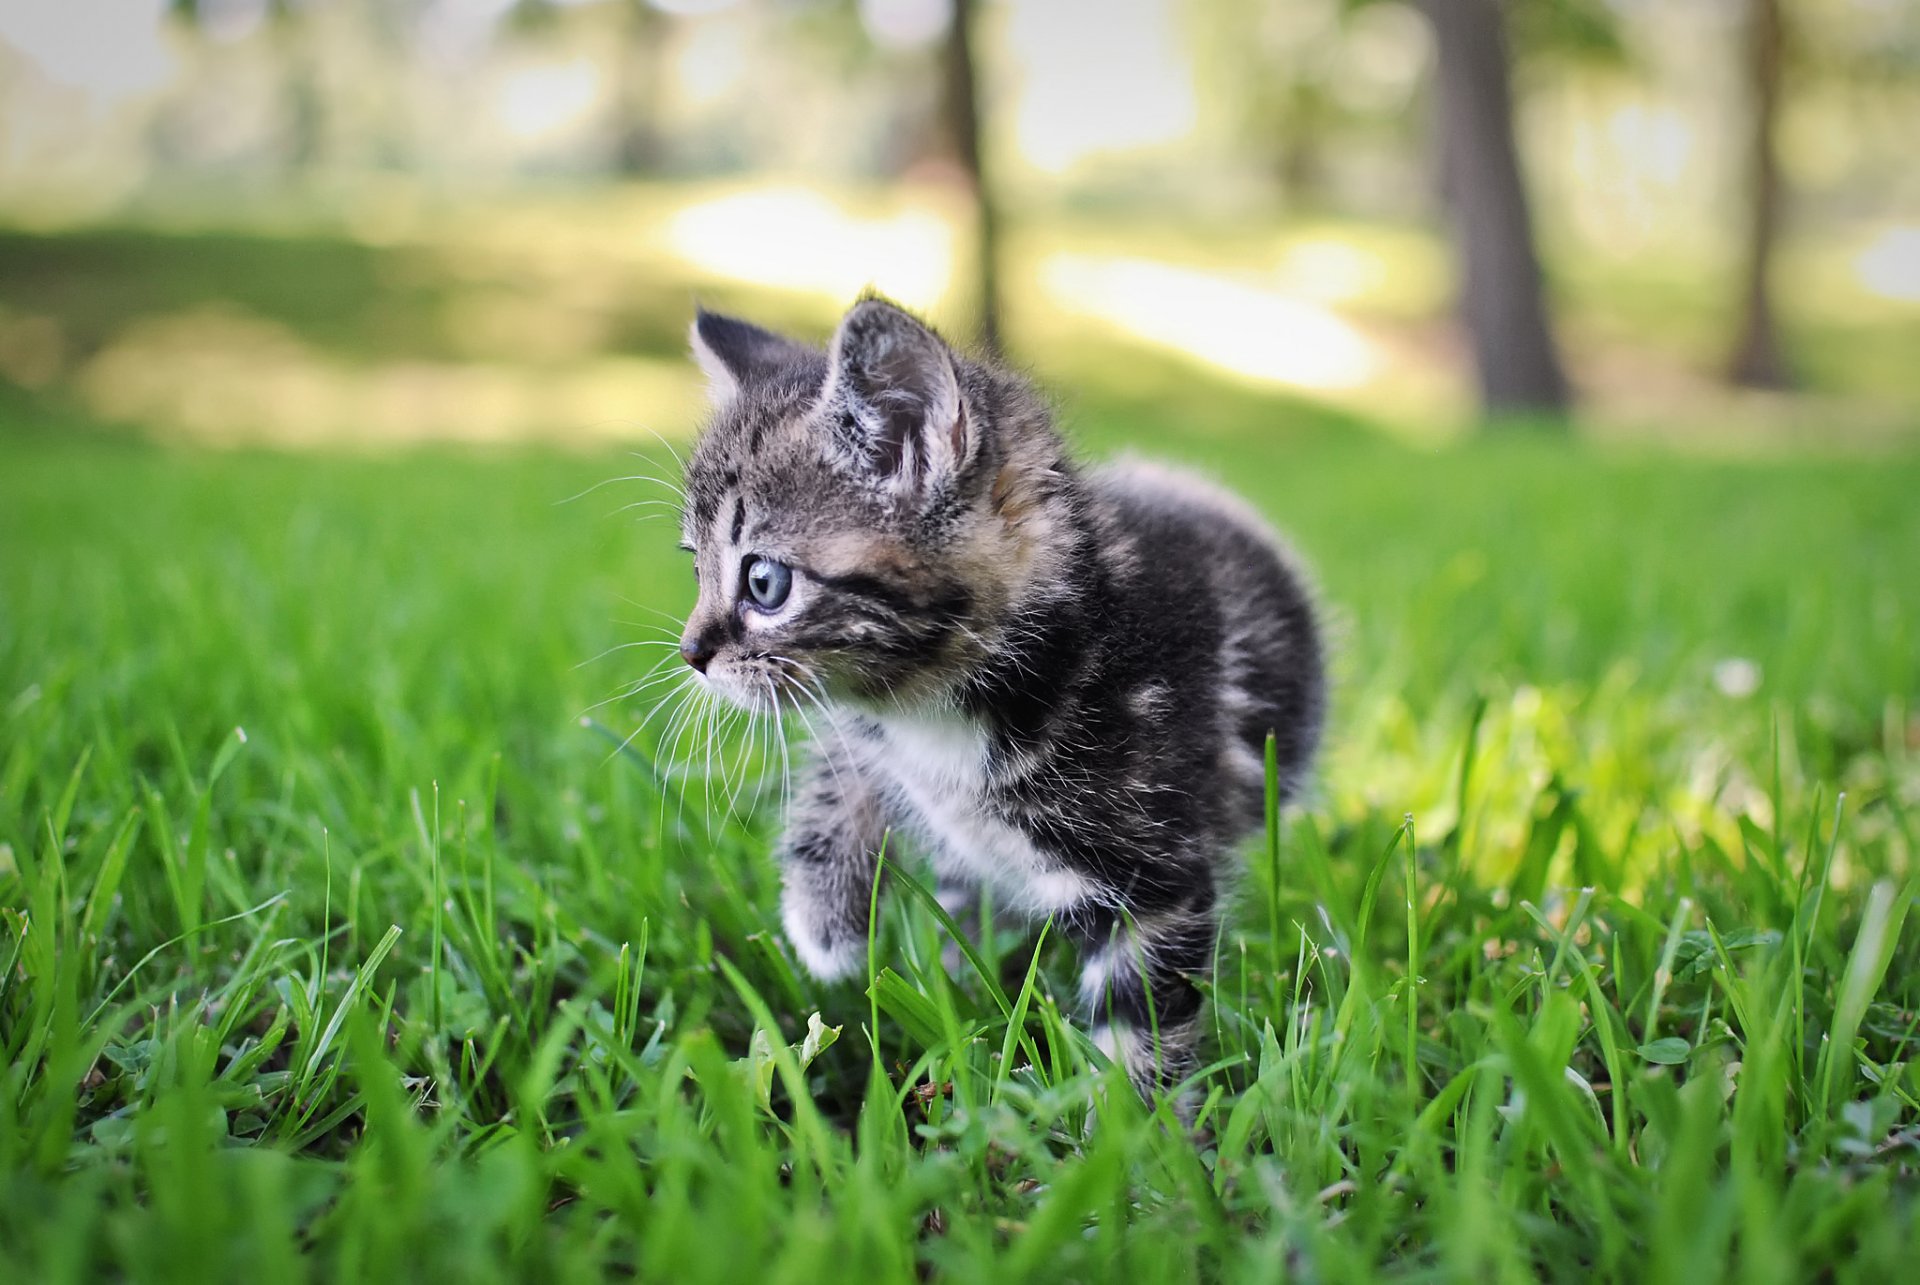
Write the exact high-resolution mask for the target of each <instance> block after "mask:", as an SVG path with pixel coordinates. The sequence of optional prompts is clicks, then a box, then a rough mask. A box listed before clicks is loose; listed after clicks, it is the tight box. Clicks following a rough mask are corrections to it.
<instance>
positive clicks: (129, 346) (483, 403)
mask: <svg viewBox="0 0 1920 1285" xmlns="http://www.w3.org/2000/svg"><path fill="white" fill-rule="evenodd" d="M76 384H77V387H78V390H79V392H80V395H81V398H82V400H83V401H84V403H85V404H86V406H87V408H88V409H89V410H90V411H92V412H93V413H94V414H96V415H99V416H102V417H104V418H108V419H114V420H122V421H127V422H134V423H143V424H146V425H148V426H150V427H151V429H152V430H153V431H154V432H156V433H157V434H159V435H160V436H163V437H173V438H183V439H189V440H193V441H197V442H202V443H211V444H229V445H230V444H237V443H243V442H271V443H273V444H275V445H280V446H302V447H304V446H321V445H327V446H333V445H351V446H382V445H399V444H403V443H410V442H418V441H456V442H475V443H477V442H505V441H515V440H540V441H546V442H553V443H589V442H595V441H614V440H628V439H634V438H642V437H648V436H651V435H652V434H654V433H672V432H679V431H684V430H685V428H686V427H687V426H688V425H689V424H690V423H692V422H693V420H694V418H695V416H696V414H697V412H698V408H699V406H700V404H701V400H700V399H701V393H700V390H699V387H698V384H697V381H696V380H695V379H694V378H693V375H692V373H691V372H690V371H689V370H688V369H687V367H686V364H685V363H683V362H679V361H667V360H661V359H654V358H640V357H620V358H602V359H599V360H588V361H578V362H573V363H569V364H565V365H558V366H552V367H547V368H540V369H532V368H526V367H516V366H510V365H504V364H498V363H477V362H457V361H426V360H396V361H390V362H379V363H375V364H373V365H370V366H361V365H353V364H349V363H346V362H343V361H340V360H338V359H337V358H333V357H331V356H329V355H327V354H326V353H324V352H321V351H320V350H318V349H316V348H314V347H312V346H311V345H309V344H307V343H305V342H304V341H302V340H301V339H300V338H299V337H298V336H297V335H295V334H294V333H293V332H292V331H290V330H288V329H287V328H285V327H284V326H281V325H278V324H276V323H274V322H272V321H268V320H266V319H263V318H260V317H254V316H249V315H247V314H245V313H242V312H240V311H238V310H236V309H233V308H208V309H197V310H193V311H188V312H181V313H175V314H169V315H166V316H161V317H156V318H153V319H151V320H148V321H145V322H142V323H140V324H138V325H135V326H132V327H130V328H129V329H128V330H127V332H126V333H125V334H124V335H123V336H122V337H121V338H119V339H118V340H116V341H115V342H114V343H113V344H112V345H110V346H109V347H107V348H106V349H105V350H103V351H102V352H101V353H99V354H98V355H97V356H96V357H94V358H93V359H92V360H91V361H89V362H88V363H87V364H86V365H85V366H84V367H83V368H82V369H81V371H80V372H79V375H78V378H77V380H76Z"/></svg>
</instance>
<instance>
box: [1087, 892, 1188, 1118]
mask: <svg viewBox="0 0 1920 1285" xmlns="http://www.w3.org/2000/svg"><path fill="white" fill-rule="evenodd" d="M1218 932H1219V921H1218V916H1217V914H1216V912H1215V908H1214V898H1213V891H1212V889H1211V888H1202V889H1201V890H1199V891H1197V892H1196V893H1195V894H1193V895H1192V896H1191V897H1190V898H1188V899H1187V900H1186V901H1185V902H1183V903H1181V904H1180V905H1177V906H1174V907H1169V908H1164V909H1153V910H1142V911H1140V912H1138V913H1137V914H1134V915H1124V914H1118V913H1113V912H1105V911H1103V912H1101V913H1100V914H1097V915H1095V916H1092V917H1091V919H1090V921H1089V922H1087V923H1085V924H1084V925H1082V926H1080V927H1078V928H1076V929H1075V930H1074V932H1073V936H1074V937H1075V938H1076V939H1077V940H1078V942H1079V945H1080V959H1081V963H1080V998H1081V1001H1082V1002H1083V1003H1085V1004H1086V1005H1087V1006H1088V1007H1089V1008H1091V1009H1092V1010H1093V1021H1094V1028H1093V1040H1094V1043H1095V1044H1097V1045H1099V1047H1100V1048H1101V1050H1102V1051H1103V1052H1105V1053H1106V1054H1107V1056H1109V1057H1111V1058H1112V1059H1113V1060H1114V1061H1116V1062H1118V1063H1120V1064H1121V1065H1122V1066H1124V1067H1125V1068H1126V1071H1127V1077H1128V1078H1129V1079H1130V1080H1132V1081H1133V1084H1134V1087H1135V1088H1137V1089H1139V1090H1140V1093H1141V1096H1143V1097H1146V1098H1148V1099H1149V1100H1151V1098H1152V1096H1153V1092H1154V1090H1155V1089H1160V1090H1162V1091H1167V1090H1171V1089H1172V1088H1173V1087H1174V1086H1175V1085H1177V1084H1179V1083H1180V1081H1181V1080H1183V1079H1184V1078H1186V1076H1188V1075H1189V1074H1191V1073H1192V1071H1193V1069H1194V1067H1195V1065H1196V1064H1197V1061H1198V1059H1197V1057H1196V1056H1195V1047H1196V1045H1197V1044H1198V1042H1199V1037H1200V1004H1201V995H1200V990H1199V988H1198V987H1197V986H1195V985H1194V982H1193V979H1194V978H1195V977H1198V976H1199V975H1201V974H1202V973H1204V972H1205V971H1206V969H1207V966H1208V963H1209V961H1210V960H1211V958H1212V955H1213V943H1214V938H1215V936H1216V935H1217V934H1218Z"/></svg>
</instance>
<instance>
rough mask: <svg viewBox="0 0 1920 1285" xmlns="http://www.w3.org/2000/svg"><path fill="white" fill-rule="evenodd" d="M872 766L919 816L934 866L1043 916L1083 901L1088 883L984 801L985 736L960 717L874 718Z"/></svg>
mask: <svg viewBox="0 0 1920 1285" xmlns="http://www.w3.org/2000/svg"><path fill="white" fill-rule="evenodd" d="M880 727H881V733H882V734H881V736H880V738H879V739H878V741H877V742H876V743H875V745H874V753H873V762H872V766H873V767H874V768H876V769H877V770H878V771H880V772H881V773H883V774H884V775H885V776H886V777H887V779H889V780H891V781H892V782H893V784H894V785H895V787H896V788H897V789H898V791H899V793H900V795H901V796H902V798H903V800H904V801H905V802H906V804H907V805H908V806H909V807H910V808H911V810H912V811H913V812H915V813H916V814H918V817H919V820H920V823H921V826H922V827H923V829H924V831H925V834H924V838H925V839H926V840H927V841H928V843H929V845H930V846H931V848H932V849H933V851H932V853H931V855H932V857H933V860H934V864H935V865H936V867H938V868H939V869H940V871H941V872H942V873H943V874H945V875H947V876H948V877H951V878H957V879H960V880H962V881H965V882H968V883H975V884H985V885H988V886H990V887H991V888H992V889H993V891H994V893H995V896H996V898H997V899H998V900H999V901H1000V903H1001V904H1003V905H1007V906H1009V907H1010V908H1013V909H1017V910H1020V911H1023V912H1025V913H1027V914H1029V915H1034V916H1044V915H1049V914H1053V913H1055V912H1057V911H1061V910H1064V909H1066V908H1067V907H1069V906H1071V905H1074V904H1076V903H1078V902H1081V901H1084V900H1086V899H1087V898H1088V897H1089V896H1091V895H1092V894H1094V893H1095V891H1096V887H1095V885H1094V884H1093V883H1092V882H1091V881H1090V880H1088V879H1087V878H1085V877H1084V876H1082V875H1080V874H1078V873H1076V872H1075V871H1073V870H1071V869H1069V868H1068V867H1067V866H1065V865H1064V864H1062V863H1061V862H1060V861H1059V860H1058V859H1057V858H1055V857H1053V856H1051V855H1049V854H1048V853H1046V852H1044V851H1042V850H1041V849H1040V848H1039V847H1037V846H1035V844H1034V843H1033V841H1032V840H1031V839H1029V838H1028V837H1027V836H1026V835H1025V834H1024V833H1023V832H1022V831H1020V830H1019V829H1018V828H1016V827H1015V826H1012V825H1009V824H1008V823H1007V822H1005V821H1003V820H1001V819H1000V818H999V817H998V816H996V815H995V814H994V811H993V809H992V808H991V807H990V806H989V804H988V791H987V739H986V733H985V732H984V731H983V730H982V729H981V727H980V726H979V725H978V724H977V723H975V722H973V721H972V720H971V719H968V718H966V717H964V716H962V715H959V714H952V713H929V714H924V715H916V716H911V717H907V716H894V717H891V718H887V719H883V720H881V723H880Z"/></svg>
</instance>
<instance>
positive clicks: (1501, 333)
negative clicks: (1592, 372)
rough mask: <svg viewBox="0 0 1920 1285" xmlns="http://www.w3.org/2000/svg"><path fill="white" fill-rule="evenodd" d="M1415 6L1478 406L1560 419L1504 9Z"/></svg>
mask: <svg viewBox="0 0 1920 1285" xmlns="http://www.w3.org/2000/svg"><path fill="white" fill-rule="evenodd" d="M1543 2H1548V0H1543ZM1420 8H1421V10H1422V11H1423V12H1424V13H1425V14H1426V16H1427V20H1428V22H1429V23H1430V24H1431V25H1432V28H1433V34H1434V46H1435V51H1436V54H1437V67H1436V73H1435V96H1436V99H1437V104H1436V106H1437V115H1438V118H1439V119H1438V127H1439V145H1440V174H1441V178H1440V182H1441V189H1442V193H1443V195H1444V198H1445V200H1446V202H1447V205H1448V207H1449V210H1450V212H1451V222H1452V231H1453V237H1454V241H1455V244H1456V247H1457V251H1458V255H1459V262H1460V313H1461V318H1462V320H1463V321H1464V322H1465V324H1466V328H1467V334H1468V338H1469V340H1470V342H1471V343H1472V345H1473V353H1474V362H1475V365H1476V366H1477V368H1478V371H1479V377H1480V396H1481V403H1482V405H1483V407H1484V408H1485V410H1487V411H1488V412H1489V413H1493V414H1503V413H1526V412H1548V413H1558V412H1560V411H1564V410H1565V409H1566V408H1567V406H1568V403H1569V401H1570V391H1569V389H1568V385H1567V378H1566V374H1565V372H1564V371H1563V369H1562V367H1561V364H1560V353H1559V349H1558V347H1557V346H1556V345H1555V343H1554V337H1553V328H1552V325H1551V323H1550V321H1549V319H1548V316H1547V307H1546V299H1545V289H1544V284H1543V282H1542V278H1541V272H1540V260H1539V256H1538V253H1537V252H1536V250H1535V248H1534V237H1533V221H1532V216H1531V213H1530V211H1529V209H1528V206H1527V192H1526V185H1525V183H1524V181H1523V180H1522V178H1521V173H1520V155H1519V150H1518V148H1517V147H1516V145H1515V142H1514V127H1513V92H1512V86H1511V79H1510V67H1509V64H1508V43H1507V30H1506V21H1505V14H1504V13H1503V5H1502V2H1501V0H1420Z"/></svg>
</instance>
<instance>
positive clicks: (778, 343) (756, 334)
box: [690, 308, 819, 406]
mask: <svg viewBox="0 0 1920 1285" xmlns="http://www.w3.org/2000/svg"><path fill="white" fill-rule="evenodd" d="M690 337H691V340H692V344H693V359H694V361H696V362H698V363H699V365H700V369H701V370H702V371H704V372H706V376H707V396H708V397H710V398H711V399H712V400H713V403H714V404H715V405H716V406H717V405H719V404H720V403H721V402H724V401H726V400H727V399H728V398H730V397H732V396H733V395H734V394H735V393H737V392H739V391H740V387H741V385H743V384H750V383H752V382H754V381H755V380H756V379H760V378H764V377H765V376H767V375H770V374H772V373H773V372H774V371H777V370H780V369H782V368H783V367H787V366H791V365H794V364H795V363H796V362H800V361H803V360H805V359H806V357H807V356H808V355H809V354H811V355H813V357H814V359H815V360H816V361H817V360H819V350H818V349H809V348H807V347H806V346H805V345H804V344H799V343H796V342H794V341H793V340H791V339H788V338H787V337H785V336H784V335H776V334H774V333H773V332H772V331H771V330H762V329H761V328H760V327H759V326H756V325H753V324H752V323H751V322H746V321H741V320H739V319H738V318H735V317H725V316H722V315H721V314H719V313H717V312H708V311H707V310H706V309H705V308H700V309H698V310H696V311H695V312H694V314H693V329H692V332H691V336H690Z"/></svg>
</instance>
